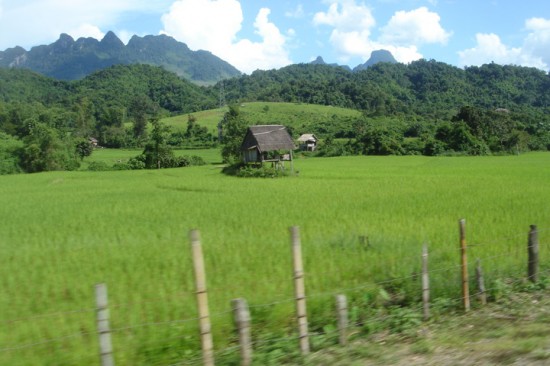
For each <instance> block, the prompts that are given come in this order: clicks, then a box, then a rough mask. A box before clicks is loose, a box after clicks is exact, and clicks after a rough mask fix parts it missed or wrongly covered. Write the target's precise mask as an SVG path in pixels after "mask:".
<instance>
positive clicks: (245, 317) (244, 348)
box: [231, 299, 252, 366]
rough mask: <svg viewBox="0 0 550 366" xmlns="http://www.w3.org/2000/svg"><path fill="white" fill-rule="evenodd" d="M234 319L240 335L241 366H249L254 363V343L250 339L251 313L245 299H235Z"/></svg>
mask: <svg viewBox="0 0 550 366" xmlns="http://www.w3.org/2000/svg"><path fill="white" fill-rule="evenodd" d="M231 305H232V307H233V318H234V320H235V326H236V327H237V331H238V333H239V345H240V348H241V365H242V366H249V365H250V364H251V363H252V342H251V338H250V311H249V309H248V304H247V302H246V300H245V299H233V300H232V301H231Z"/></svg>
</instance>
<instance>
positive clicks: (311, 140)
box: [298, 133, 317, 151]
mask: <svg viewBox="0 0 550 366" xmlns="http://www.w3.org/2000/svg"><path fill="white" fill-rule="evenodd" d="M298 142H299V143H300V149H302V150H304V151H315V148H316V147H317V137H315V135H314V134H312V133H305V134H303V135H302V136H300V137H299V138H298Z"/></svg>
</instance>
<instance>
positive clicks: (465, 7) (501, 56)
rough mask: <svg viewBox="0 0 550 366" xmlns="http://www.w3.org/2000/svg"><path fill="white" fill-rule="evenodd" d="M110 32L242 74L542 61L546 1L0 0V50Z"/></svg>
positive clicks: (549, 39)
mask: <svg viewBox="0 0 550 366" xmlns="http://www.w3.org/2000/svg"><path fill="white" fill-rule="evenodd" d="M109 30H112V31H114V32H115V33H116V34H117V35H118V36H119V38H121V39H122V41H123V42H125V43H126V42H128V40H129V39H130V37H131V36H132V35H134V34H137V35H139V36H143V35H148V34H155V35H156V34H167V35H170V36H172V37H174V38H175V39H177V40H178V41H181V42H185V43H186V44H187V45H188V46H189V47H190V48H191V49H193V50H198V49H203V50H208V51H210V52H212V53H213V54H215V55H217V56H219V57H221V58H223V59H224V60H226V61H228V62H229V63H231V64H232V65H234V66H235V67H237V68H238V69H239V70H241V71H243V72H246V73H251V72H252V71H254V70H256V69H272V68H280V67H282V66H285V65H288V64H291V63H301V62H310V61H312V60H313V59H315V58H316V57H317V56H322V57H323V58H324V59H325V61H326V62H329V63H332V62H336V63H339V64H346V65H349V66H351V67H355V66H357V65H359V64H361V63H364V62H365V61H366V60H367V59H368V58H369V56H370V53H371V52H372V51H373V50H377V49H387V50H390V51H391V52H392V53H393V54H394V56H395V57H396V58H397V59H398V61H400V62H404V63H408V62H411V61H414V60H416V59H419V58H426V59H435V60H438V61H443V62H446V63H449V64H452V65H456V66H459V67H463V66H468V65H481V64H483V63H488V62H495V63H499V64H515V65H523V66H532V67H538V68H540V69H543V70H545V71H548V70H549V69H550V1H549V0H301V1H300V0H298V1H289V0H241V1H239V0H94V1H89V0H0V50H4V49H6V48H9V47H14V46H22V47H24V48H25V49H27V50H28V49H30V48H31V47H33V46H36V45H40V44H48V43H52V42H54V41H55V40H56V39H57V38H58V37H59V34H61V33H67V34H70V35H71V36H73V38H75V39H76V38H78V37H94V38H97V39H101V38H102V37H103V35H104V34H105V33H107V32H108V31H109Z"/></svg>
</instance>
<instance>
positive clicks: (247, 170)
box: [237, 165, 288, 178]
mask: <svg viewBox="0 0 550 366" xmlns="http://www.w3.org/2000/svg"><path fill="white" fill-rule="evenodd" d="M285 175H288V174H287V173H286V172H285V171H283V170H280V169H275V168H272V167H265V166H261V167H259V168H257V167H254V166H250V165H247V166H244V167H242V168H241V169H239V171H238V172H237V177H242V178H278V177H282V176H285Z"/></svg>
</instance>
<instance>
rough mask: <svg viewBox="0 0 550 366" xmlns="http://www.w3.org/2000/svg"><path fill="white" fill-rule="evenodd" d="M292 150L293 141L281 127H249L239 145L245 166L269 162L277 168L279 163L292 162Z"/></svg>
mask: <svg viewBox="0 0 550 366" xmlns="http://www.w3.org/2000/svg"><path fill="white" fill-rule="evenodd" d="M294 149H296V146H295V145H294V141H292V137H291V136H290V134H289V133H288V131H287V129H286V127H285V126H283V125H261V126H250V127H249V128H248V130H247V131H246V135H245V137H244V139H243V143H242V145H241V150H242V152H243V160H244V162H245V163H246V164H249V163H255V164H263V163H265V162H271V163H273V165H275V166H277V167H279V166H280V163H281V162H284V161H290V162H292V151H293V150H294ZM291 164H292V163H291Z"/></svg>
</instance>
